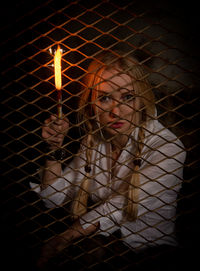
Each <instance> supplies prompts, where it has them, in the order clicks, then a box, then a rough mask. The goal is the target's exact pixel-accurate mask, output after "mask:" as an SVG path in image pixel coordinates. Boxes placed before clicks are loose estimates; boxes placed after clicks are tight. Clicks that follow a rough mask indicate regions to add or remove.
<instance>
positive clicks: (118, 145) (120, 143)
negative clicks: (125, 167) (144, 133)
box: [111, 135, 129, 152]
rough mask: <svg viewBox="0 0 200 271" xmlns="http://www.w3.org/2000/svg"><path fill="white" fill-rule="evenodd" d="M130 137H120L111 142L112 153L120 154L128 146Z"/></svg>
mask: <svg viewBox="0 0 200 271" xmlns="http://www.w3.org/2000/svg"><path fill="white" fill-rule="evenodd" d="M128 139H129V137H128V136H127V135H120V136H118V137H115V138H114V139H113V140H112V141H111V146H112V151H115V152H120V151H121V150H122V149H123V148H124V147H125V146H126V144H127V142H128Z"/></svg>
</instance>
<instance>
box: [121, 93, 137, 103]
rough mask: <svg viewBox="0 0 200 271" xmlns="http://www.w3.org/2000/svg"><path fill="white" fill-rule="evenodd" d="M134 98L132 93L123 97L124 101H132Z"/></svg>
mask: <svg viewBox="0 0 200 271" xmlns="http://www.w3.org/2000/svg"><path fill="white" fill-rule="evenodd" d="M134 99H135V96H134V95H133V94H127V95H125V96H124V97H123V100H124V101H126V102H129V101H132V100H134Z"/></svg>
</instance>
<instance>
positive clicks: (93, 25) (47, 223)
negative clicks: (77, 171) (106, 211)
mask: <svg viewBox="0 0 200 271" xmlns="http://www.w3.org/2000/svg"><path fill="white" fill-rule="evenodd" d="M188 9H189V10H188ZM15 13H16V14H15ZM14 14H15V15H17V18H15V19H14V16H13V15H14ZM3 15H4V16H3ZM7 15H10V16H7ZM196 16H197V15H196V11H195V5H193V6H191V7H186V6H184V5H183V3H182V6H179V5H178V3H171V4H170V3H168V1H162V2H159V1H129V0H127V1H126V0H125V1H87V0H86V1H54V0H49V1H33V2H25V1H17V4H16V6H14V7H8V6H7V7H5V9H3V8H2V18H3V20H2V22H3V24H2V28H1V37H3V39H2V41H1V55H2V63H3V65H2V67H3V69H2V89H1V130H2V131H1V160H2V167H1V172H2V178H1V182H0V185H1V217H2V219H1V220H2V222H1V225H2V244H3V245H2V246H3V247H4V251H5V256H6V257H5V259H9V260H7V261H6V264H10V263H11V264H13V263H14V264H19V265H20V266H21V267H22V266H26V267H28V268H33V270H36V269H34V268H36V267H34V264H33V259H35V255H37V253H38V251H39V247H40V246H41V245H42V244H44V243H45V242H46V241H48V240H51V239H52V238H53V237H54V236H56V235H59V234H61V233H62V232H64V231H65V230H66V229H68V228H69V226H70V223H71V220H70V219H71V218H70V217H71V209H70V207H69V206H70V203H71V201H70V200H68V201H66V202H64V203H62V204H60V206H58V207H57V208H54V207H53V208H47V207H46V206H45V204H44V201H43V200H42V199H41V197H40V196H39V195H38V194H37V193H35V192H34V191H33V189H32V188H31V187H30V182H32V183H36V184H39V183H40V177H39V173H40V172H41V168H42V169H43V168H44V165H45V159H46V152H45V143H44V140H43V138H42V135H41V127H42V126H43V123H44V121H45V120H46V119H47V118H49V116H50V115H51V114H56V112H57V90H56V89H55V84H54V69H53V67H52V64H53V55H52V54H51V50H54V49H55V48H56V46H57V44H60V46H61V48H62V50H63V56H62V82H63V87H62V95H63V97H62V99H63V101H62V108H63V116H65V117H67V118H68V119H69V121H70V125H71V128H70V131H69V133H68V135H67V136H66V137H65V139H64V143H63V147H62V148H63V149H65V150H67V153H65V154H66V156H65V159H64V160H63V161H62V168H63V169H64V168H65V167H67V165H68V163H69V162H70V161H71V160H72V158H74V157H76V154H77V152H78V150H79V147H80V142H81V140H82V138H83V136H84V135H83V133H82V131H81V130H80V129H79V127H78V125H77V123H78V122H77V113H78V112H79V110H80V107H79V106H78V101H79V97H80V94H81V93H82V92H83V89H84V83H83V78H84V75H85V74H86V73H87V67H88V65H89V63H90V62H91V60H94V59H96V57H97V55H98V53H100V52H102V51H103V50H105V49H107V50H108V49H109V50H110V52H115V50H116V49H119V48H120V49H123V51H124V52H126V54H127V55H128V56H129V55H131V54H132V53H137V55H138V56H139V59H140V63H142V64H143V65H144V66H145V67H146V69H147V71H148V79H149V81H150V82H151V84H152V86H153V92H154V94H155V97H156V102H155V103H156V108H157V111H158V117H157V119H158V120H159V122H160V123H162V124H163V125H164V126H165V127H167V128H168V129H169V130H170V131H172V132H173V134H175V135H176V136H177V137H178V138H179V139H180V140H181V141H182V143H183V145H184V147H183V149H182V150H184V151H186V153H187V156H186V161H185V163H184V166H183V165H182V166H183V167H184V171H183V173H184V174H183V179H182V180H181V181H182V186H181V189H180V191H179V193H178V198H177V200H176V203H177V210H176V215H175V217H173V218H170V219H169V220H174V219H175V221H176V222H175V224H176V230H175V233H176V237H177V240H178V245H179V247H180V248H183V249H184V253H186V254H184V253H183V255H187V259H189V260H188V261H186V260H185V257H179V258H178V261H177V265H176V268H177V266H178V267H179V266H181V265H183V266H185V265H187V264H188V266H190V265H191V264H192V263H193V262H194V260H195V259H196V256H195V253H196V247H197V246H198V241H199V227H198V226H199V222H198V218H199V196H200V189H199V188H200V186H199V152H198V150H199V121H200V114H199V70H198V69H199V53H198V50H199V40H198V34H197V33H196V32H197V27H198V23H197V20H196V18H197V17H196ZM154 150H155V151H156V148H155V149H154ZM95 163H96V161H94V164H95ZM152 163H154V162H152ZM102 170H104V169H102ZM95 178H98V177H97V176H95ZM173 189H174V188H171V190H173ZM153 196H156V193H155V195H153ZM92 204H93V203H92ZM168 204H169V203H168ZM170 204H171V203H170ZM170 204H169V205H170ZM173 204H174V203H173ZM95 207H96V205H91V207H90V208H91V210H92V209H93V208H95ZM154 211H155V210H154ZM157 211H158V210H157V209H156V211H155V213H156V212H157ZM151 212H153V211H151ZM148 226H149V225H145V227H148ZM145 227H144V228H145ZM151 227H152V226H151ZM119 228H120V225H119ZM153 228H155V229H158V228H159V223H158V225H153ZM142 231H143V230H141V229H140V231H139V232H137V229H135V230H134V234H139V235H140V236H143V235H142V234H143V233H142ZM94 235H95V234H92V236H87V237H86V236H85V237H84V236H83V237H82V239H81V240H80V239H78V240H75V241H74V243H73V248H71V251H70V257H71V258H70V259H69V251H64V252H63V251H62V253H60V254H59V257H58V258H56V259H54V260H53V261H52V266H54V268H55V269H54V270H56V268H58V267H59V266H60V265H62V264H64V263H65V264H67V263H66V262H67V261H68V262H69V261H70V267H71V268H74V270H82V269H83V270H84V269H94V270H98V269H97V268H98V267H97V262H96V263H95V262H93V263H90V260H89V259H90V258H87V257H89V256H88V255H92V256H91V257H94V256H93V251H95V249H96V248H98V247H104V248H106V249H107V252H106V253H107V254H106V255H107V256H106V257H104V258H103V259H102V262H103V263H106V264H109V266H110V267H111V268H113V269H114V268H115V269H116V270H126V268H128V266H132V265H133V264H136V266H137V267H140V265H141V266H142V265H143V264H144V263H146V262H147V263H148V264H149V266H150V265H151V264H152V263H155V262H156V260H157V259H158V258H159V257H158V254H159V253H158V251H159V250H155V251H154V250H152V251H151V252H147V253H146V254H145V253H143V254H141V255H142V256H141V257H140V258H137V260H133V259H132V258H131V257H129V253H130V251H131V249H130V248H129V247H128V246H127V247H126V249H124V248H123V251H120V250H118V251H117V248H119V247H120V245H119V244H118V243H117V242H118V241H120V240H121V241H123V238H124V237H122V236H121V235H119V236H118V235H116V236H115V237H113V238H114V239H112V240H111V241H110V243H109V245H108V244H100V243H98V242H96V243H94V244H93V246H91V249H90V250H89V251H88V247H87V245H86V247H84V245H82V243H81V242H83V241H84V240H85V239H87V240H88V239H90V238H91V239H92V237H94ZM163 235H164V237H165V235H166V236H167V235H170V233H169V234H167V233H164V234H163V233H162V237H163ZM83 239H84V240H83ZM87 240H86V241H87ZM135 242H136V241H135ZM152 243H154V241H152V242H151V241H150V243H149V244H150V247H151V244H152ZM86 244H87V242H86ZM181 251H182V250H181ZM170 253H171V254H170ZM24 255H25V256H24ZM116 255H118V258H117V259H118V260H116ZM164 255H165V260H163V258H159V259H160V261H161V259H162V261H163V262H164V263H163V262H162V263H161V266H162V267H165V263H167V261H166V258H167V257H168V258H169V259H171V258H170V257H172V256H173V257H175V256H174V255H176V254H174V252H173V250H169V251H168V252H166V251H165V252H164ZM84 256H87V257H86V258H84ZM10 259H11V261H10ZM83 259H86V260H83ZM113 259H114V260H113ZM147 259H148V261H147ZM169 261H170V260H169ZM49 270H50V269H49ZM127 270H128V269H127ZM158 270H161V269H158ZM170 270H173V269H170ZM176 270H178V269H176Z"/></svg>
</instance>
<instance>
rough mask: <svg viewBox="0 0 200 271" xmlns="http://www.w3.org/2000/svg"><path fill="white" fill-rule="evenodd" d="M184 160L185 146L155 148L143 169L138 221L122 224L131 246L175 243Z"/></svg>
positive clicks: (174, 145) (169, 144)
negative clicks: (177, 207) (177, 208)
mask: <svg viewBox="0 0 200 271" xmlns="http://www.w3.org/2000/svg"><path fill="white" fill-rule="evenodd" d="M185 157H186V153H185V151H184V148H183V147H181V146H178V145H176V144H174V143H167V144H164V145H163V146H161V147H159V148H157V149H155V150H154V151H153V152H152V153H151V155H150V157H149V158H148V162H147V163H146V165H145V166H144V167H143V168H141V171H140V174H141V178H140V179H141V186H140V197H139V204H138V218H137V220H136V221H133V222H127V223H124V225H123V226H124V227H123V233H124V241H125V242H127V243H129V244H131V246H132V247H135V248H138V247H145V246H152V245H155V244H163V243H165V244H171V245H175V244H176V240H175V237H174V228H175V223H174V222H175V219H176V206H177V204H176V202H177V196H178V192H179V190H180V188H181V185H182V180H183V165H184V162H185Z"/></svg>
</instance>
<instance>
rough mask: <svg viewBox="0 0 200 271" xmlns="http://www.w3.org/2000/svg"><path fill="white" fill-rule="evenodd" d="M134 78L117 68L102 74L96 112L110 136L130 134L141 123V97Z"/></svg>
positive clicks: (95, 107)
mask: <svg viewBox="0 0 200 271" xmlns="http://www.w3.org/2000/svg"><path fill="white" fill-rule="evenodd" d="M133 85H134V84H133V80H132V79H131V77H130V76H129V75H127V74H122V73H121V74H119V72H118V71H117V70H115V69H110V70H105V71H104V72H103V74H102V75H101V82H100V84H99V85H98V90H96V91H97V93H96V95H95V96H96V97H97V98H96V99H95V101H94V102H93V104H94V112H95V114H96V117H97V121H98V122H99V124H100V126H101V128H102V129H103V130H104V131H105V132H106V133H107V134H108V135H110V136H114V135H116V134H126V135H129V134H130V132H131V131H132V130H133V129H134V127H135V126H137V125H138V124H139V123H140V119H141V117H140V116H141V113H140V112H139V111H138V110H139V109H140V108H141V99H140V98H139V97H136V95H135V92H134V89H133V88H134V87H133Z"/></svg>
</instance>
